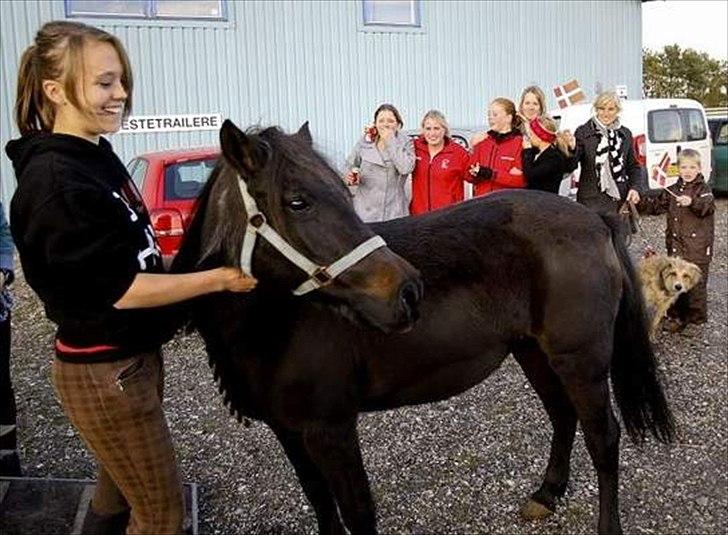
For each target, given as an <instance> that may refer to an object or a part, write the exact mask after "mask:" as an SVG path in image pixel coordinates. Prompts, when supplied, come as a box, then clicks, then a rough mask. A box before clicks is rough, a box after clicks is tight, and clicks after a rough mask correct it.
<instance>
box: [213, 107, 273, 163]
mask: <svg viewBox="0 0 728 535" xmlns="http://www.w3.org/2000/svg"><path fill="white" fill-rule="evenodd" d="M220 147H221V148H222V155H223V157H224V158H225V159H226V160H227V161H228V163H229V164H230V165H232V166H233V167H234V168H236V169H237V170H238V171H240V172H241V174H243V175H245V176H246V177H250V176H253V175H255V174H256V173H257V172H258V171H260V170H261V169H262V168H263V167H265V164H266V163H268V159H269V157H270V151H269V148H268V144H267V143H266V142H265V141H263V140H262V139H260V138H259V137H258V136H256V135H250V136H249V135H247V134H245V132H243V131H242V130H240V128H238V127H237V126H235V124H234V123H233V122H232V121H231V120H230V119H225V122H224V123H222V128H220Z"/></svg>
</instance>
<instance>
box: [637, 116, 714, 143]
mask: <svg viewBox="0 0 728 535" xmlns="http://www.w3.org/2000/svg"><path fill="white" fill-rule="evenodd" d="M647 125H648V126H647V130H648V132H649V136H650V141H651V142H652V143H675V142H678V141H697V140H700V139H705V137H706V135H707V133H706V130H705V122H704V120H703V114H702V113H700V111H699V110H695V109H670V110H654V111H651V112H649V113H648V114H647Z"/></svg>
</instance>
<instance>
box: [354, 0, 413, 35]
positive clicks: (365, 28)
mask: <svg viewBox="0 0 728 535" xmlns="http://www.w3.org/2000/svg"><path fill="white" fill-rule="evenodd" d="M374 1H376V0H361V6H360V7H361V9H360V10H359V19H358V26H359V27H358V30H359V31H360V32H363V33H427V32H426V30H425V2H423V0H409V1H410V2H412V3H413V4H414V6H415V10H416V18H417V21H418V23H419V25H417V26H415V25H412V24H402V23H395V22H366V13H367V5H366V4H367V3H368V2H374Z"/></svg>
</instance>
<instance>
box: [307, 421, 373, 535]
mask: <svg viewBox="0 0 728 535" xmlns="http://www.w3.org/2000/svg"><path fill="white" fill-rule="evenodd" d="M303 440H304V444H305V446H306V450H307V451H308V453H309V455H310V456H311V458H312V459H313V460H314V462H315V463H316V465H317V466H318V468H319V470H321V472H322V473H323V475H324V477H325V478H326V480H327V481H328V483H329V488H330V489H331V491H332V492H333V493H334V496H335V498H336V503H337V504H338V506H339V511H340V512H341V516H342V517H343V519H344V524H345V525H346V527H347V528H348V530H349V532H350V533H351V534H352V535H360V534H371V533H376V531H377V526H376V514H375V512H374V502H373V501H372V495H371V491H370V489H369V478H368V477H367V473H366V471H365V470H364V463H363V462H362V458H361V450H360V449H359V436H358V434H357V431H356V420H354V421H352V422H350V423H348V424H345V425H342V426H336V427H322V428H318V429H307V430H305V431H304V432H303Z"/></svg>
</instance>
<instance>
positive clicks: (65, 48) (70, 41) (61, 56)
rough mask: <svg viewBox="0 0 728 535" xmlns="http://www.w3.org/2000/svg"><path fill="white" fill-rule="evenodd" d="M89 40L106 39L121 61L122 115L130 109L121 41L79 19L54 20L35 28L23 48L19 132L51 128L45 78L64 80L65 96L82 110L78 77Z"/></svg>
mask: <svg viewBox="0 0 728 535" xmlns="http://www.w3.org/2000/svg"><path fill="white" fill-rule="evenodd" d="M88 41H97V42H101V43H108V44H110V45H111V46H113V47H114V50H116V53H117V54H118V55H119V60H120V61H121V66H122V74H121V85H122V87H123V88H124V91H126V94H127V97H126V102H125V104H124V117H125V118H126V117H127V116H128V115H129V113H130V112H131V104H132V98H131V96H132V89H133V85H134V82H133V79H132V74H131V66H130V64H129V58H128V56H127V55H126V51H125V50H124V47H123V46H122V44H121V42H120V41H119V40H118V39H117V38H116V37H115V36H113V35H111V34H110V33H107V32H105V31H103V30H100V29H98V28H94V27H93V26H88V25H86V24H82V23H80V22H71V21H53V22H48V23H47V24H44V25H43V27H42V28H41V29H40V30H38V33H37V34H36V36H35V40H34V42H33V44H31V45H30V46H29V47H28V48H26V49H25V52H23V55H22V57H21V58H20V68H19V70H18V92H17V97H16V99H15V121H16V123H17V125H18V130H20V133H21V134H23V135H24V134H27V133H29V132H34V131H42V132H51V131H52V130H53V124H54V123H55V119H56V109H55V106H54V104H53V102H51V101H50V100H49V99H48V97H47V96H46V95H45V92H44V91H43V82H44V81H45V80H55V81H58V82H61V83H62V84H63V88H64V90H65V93H66V97H67V98H68V100H69V102H70V103H71V104H73V106H75V107H76V108H78V109H79V110H81V111H82V112H84V109H83V107H82V106H81V105H80V99H79V95H78V85H79V84H78V80H79V79H81V77H82V76H83V71H84V65H83V48H84V46H85V44H86V43H87V42H88Z"/></svg>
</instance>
